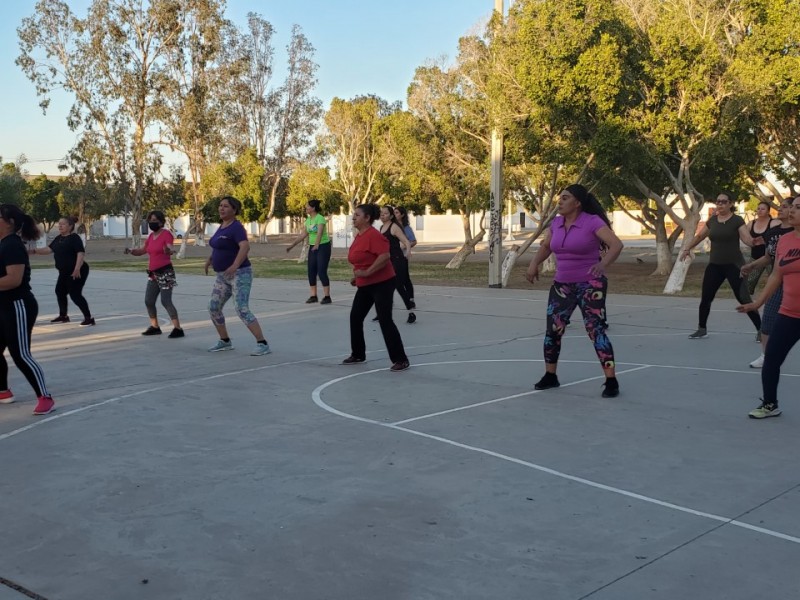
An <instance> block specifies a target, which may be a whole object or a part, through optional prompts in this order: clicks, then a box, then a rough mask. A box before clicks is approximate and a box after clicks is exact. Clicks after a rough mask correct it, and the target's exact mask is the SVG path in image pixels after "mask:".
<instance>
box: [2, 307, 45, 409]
mask: <svg viewBox="0 0 800 600" xmlns="http://www.w3.org/2000/svg"><path fill="white" fill-rule="evenodd" d="M38 315H39V305H38V304H37V303H36V298H34V297H33V295H32V294H31V295H29V296H26V297H25V298H22V299H21V300H14V301H13V303H12V304H11V306H3V307H2V308H0V390H7V389H8V363H7V362H6V357H5V356H4V352H5V350H6V348H8V353H9V354H10V355H11V358H12V359H14V364H15V365H17V368H18V369H19V370H20V372H21V373H22V374H23V375H24V376H25V379H27V380H28V383H30V384H31V387H32V388H33V391H34V392H36V395H37V396H49V394H48V392H47V386H46V385H45V382H44V372H43V371H42V367H41V366H40V365H39V363H38V362H36V361H35V360H34V359H33V356H31V332H32V331H33V324H34V323H35V322H36V317H37V316H38Z"/></svg>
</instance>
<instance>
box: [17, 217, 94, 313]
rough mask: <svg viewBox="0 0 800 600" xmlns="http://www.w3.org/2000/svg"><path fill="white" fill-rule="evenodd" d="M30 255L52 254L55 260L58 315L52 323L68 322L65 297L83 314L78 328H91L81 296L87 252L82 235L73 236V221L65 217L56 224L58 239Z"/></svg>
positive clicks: (86, 304) (84, 299)
mask: <svg viewBox="0 0 800 600" xmlns="http://www.w3.org/2000/svg"><path fill="white" fill-rule="evenodd" d="M31 253H32V254H52V255H53V257H54V258H55V261H56V270H57V271H58V280H57V281H56V300H57V301H58V316H57V317H56V318H55V319H52V320H51V321H50V322H51V323H69V315H68V314H67V298H68V297H69V298H72V301H73V302H74V303H75V306H77V307H78V308H79V309H80V311H81V312H82V313H83V321H82V322H81V326H84V327H85V326H87V325H94V319H93V318H92V312H91V311H90V310H89V303H88V302H86V298H84V297H83V286H84V285H85V284H86V278H87V277H88V276H89V265H88V264H87V263H86V262H85V261H84V257H85V255H86V251H85V250H84V248H83V240H81V236H79V235H78V234H77V233H75V219H73V218H72V217H64V218H63V219H61V220H59V222H58V236H57V237H56V238H55V239H54V240H53V241H52V242H50V247H49V248H36V249H34V250H32V251H31Z"/></svg>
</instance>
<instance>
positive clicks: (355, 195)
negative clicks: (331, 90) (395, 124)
mask: <svg viewBox="0 0 800 600" xmlns="http://www.w3.org/2000/svg"><path fill="white" fill-rule="evenodd" d="M399 109H400V107H399V105H398V104H390V103H388V102H386V101H385V100H383V99H382V98H379V97H377V96H358V97H356V98H354V99H352V100H342V99H341V98H334V99H333V100H332V101H331V106H330V108H329V109H328V112H327V113H326V114H325V119H324V120H325V128H326V131H325V132H324V133H322V134H321V135H320V136H319V137H318V143H319V146H320V148H321V150H322V151H323V152H324V153H326V154H327V155H328V156H330V157H332V158H333V159H334V161H335V164H336V177H335V179H334V180H333V186H334V189H335V190H336V191H337V192H339V194H341V195H342V196H343V197H344V198H346V199H347V201H348V202H349V204H350V208H351V209H354V208H355V207H356V206H358V205H359V204H363V203H367V202H375V201H376V200H377V199H378V196H377V195H376V188H375V186H376V180H377V178H378V177H379V171H380V164H379V159H378V145H377V141H376V135H377V127H378V124H379V122H380V120H381V119H383V118H384V117H387V116H388V115H390V114H392V113H393V112H396V111H398V110H399Z"/></svg>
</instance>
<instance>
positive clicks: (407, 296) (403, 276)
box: [392, 256, 414, 310]
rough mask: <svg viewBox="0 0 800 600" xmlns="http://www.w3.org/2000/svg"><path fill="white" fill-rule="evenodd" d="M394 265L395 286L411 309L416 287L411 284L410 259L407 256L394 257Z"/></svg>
mask: <svg viewBox="0 0 800 600" xmlns="http://www.w3.org/2000/svg"><path fill="white" fill-rule="evenodd" d="M392 267H394V274H395V278H394V280H395V287H396V288H397V293H398V294H400V298H401V299H402V300H403V304H405V306H406V309H408V310H411V299H412V298H413V297H414V287H413V286H412V285H411V276H410V275H409V274H408V259H407V258H406V257H405V256H399V257H396V258H392Z"/></svg>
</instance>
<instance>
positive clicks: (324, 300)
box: [319, 296, 333, 304]
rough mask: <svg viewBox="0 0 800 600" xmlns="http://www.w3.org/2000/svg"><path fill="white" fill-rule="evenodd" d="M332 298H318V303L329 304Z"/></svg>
mask: <svg viewBox="0 0 800 600" xmlns="http://www.w3.org/2000/svg"><path fill="white" fill-rule="evenodd" d="M332 302H333V300H331V297H330V296H325V297H324V298H323V299H322V300H320V302H319V303H320V304H331V303H332Z"/></svg>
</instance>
